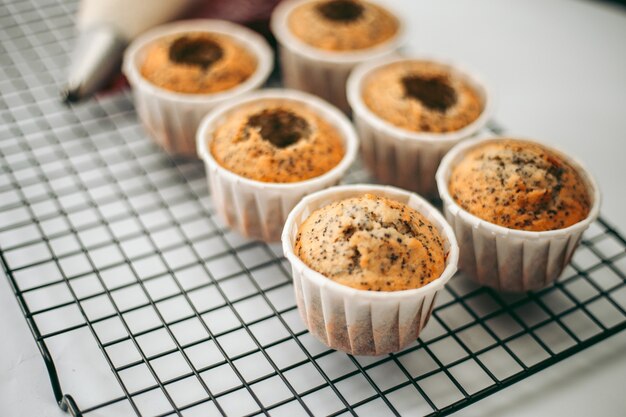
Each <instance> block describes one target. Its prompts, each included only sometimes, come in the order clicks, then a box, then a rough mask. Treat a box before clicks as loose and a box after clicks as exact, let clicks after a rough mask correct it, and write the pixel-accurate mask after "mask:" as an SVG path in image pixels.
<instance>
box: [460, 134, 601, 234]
mask: <svg viewBox="0 0 626 417" xmlns="http://www.w3.org/2000/svg"><path fill="white" fill-rule="evenodd" d="M449 190H450V194H451V195H452V198H454V200H455V201H456V202H457V204H459V205H460V206H461V207H463V208H464V209H465V210H467V211H469V212H470V213H472V214H473V215H475V216H477V217H480V218H481V219H483V220H486V221H488V222H490V223H495V224H497V225H500V226H504V227H508V228H510V229H519V230H530V231H546V230H556V229H562V228H565V227H568V226H571V225H573V224H575V223H578V222H579V221H581V220H583V219H585V218H586V217H587V215H588V214H589V210H590V207H591V198H590V196H589V191H588V189H587V187H586V185H585V183H584V181H583V179H582V178H581V176H580V174H579V173H578V171H577V170H576V169H575V168H574V167H573V166H571V165H570V164H569V163H568V162H567V161H566V160H564V159H563V157H562V156H560V155H559V154H557V153H556V152H553V151H551V150H550V149H548V148H545V147H544V146H541V145H539V144H537V143H532V142H527V141H521V140H511V139H504V140H498V141H491V142H487V143H485V144H483V145H480V146H477V147H476V148H474V149H472V150H470V151H469V152H468V153H467V154H466V155H465V156H464V157H463V159H462V160H461V161H460V162H459V163H458V164H457V165H456V166H455V167H454V168H453V170H452V174H451V176H450V181H449Z"/></svg>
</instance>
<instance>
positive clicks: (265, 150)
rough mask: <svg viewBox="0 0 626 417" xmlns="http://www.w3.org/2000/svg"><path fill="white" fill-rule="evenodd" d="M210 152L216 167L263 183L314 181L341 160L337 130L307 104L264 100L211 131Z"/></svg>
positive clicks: (236, 113)
mask: <svg viewBox="0 0 626 417" xmlns="http://www.w3.org/2000/svg"><path fill="white" fill-rule="evenodd" d="M210 147H211V153H212V155H213V157H214V158H215V160H216V161H217V163H218V164H220V165H221V166H223V167H224V168H226V169H228V170H230V171H232V172H234V173H236V174H238V175H241V176H243V177H246V178H250V179H253V180H257V181H263V182H278V183H288V182H296V181H304V180H307V179H310V178H314V177H318V176H320V175H322V174H324V173H326V172H328V171H330V170H331V169H332V168H333V167H335V166H336V165H337V164H338V163H339V162H340V161H341V159H342V158H343V156H344V153H345V151H344V147H343V144H342V140H341V137H340V135H339V132H338V130H337V129H336V128H335V127H333V126H332V125H330V123H328V122H326V121H325V120H324V119H322V118H321V117H320V116H319V115H318V114H317V113H315V112H314V111H312V110H310V109H308V108H307V107H306V106H305V105H303V104H301V103H298V102H294V101H289V100H278V99H276V100H263V101H260V102H255V103H251V104H248V105H245V106H242V107H241V108H239V109H237V110H236V111H234V112H232V113H231V114H230V115H229V116H228V117H227V118H226V120H225V121H224V123H223V124H221V125H220V126H218V127H217V128H216V129H215V132H214V135H213V140H212V141H211V145H210Z"/></svg>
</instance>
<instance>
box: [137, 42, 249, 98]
mask: <svg viewBox="0 0 626 417" xmlns="http://www.w3.org/2000/svg"><path fill="white" fill-rule="evenodd" d="M256 67H257V62H256V58H255V56H254V55H253V54H252V53H251V52H250V51H248V49H247V47H246V46H244V45H242V44H240V43H239V42H237V41H236V40H235V39H233V38H231V37H229V36H227V35H224V34H218V33H210V32H189V33H184V34H177V35H172V36H167V37H164V38H162V39H159V40H157V41H155V42H154V43H153V44H152V45H151V46H150V47H149V49H148V50H147V52H146V57H145V60H144V62H143V64H142V65H141V74H142V75H143V77H144V78H146V79H147V80H148V81H150V82H151V83H153V84H154V85H156V86H158V87H161V88H164V89H166V90H170V91H176V92H179V93H186V94H212V93H217V92H220V91H225V90H228V89H231V88H233V87H235V86H236V85H239V84H241V83H242V82H244V81H245V80H247V79H248V78H250V76H251V75H252V74H253V73H254V71H255V70H256Z"/></svg>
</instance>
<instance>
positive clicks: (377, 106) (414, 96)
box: [362, 60, 484, 133]
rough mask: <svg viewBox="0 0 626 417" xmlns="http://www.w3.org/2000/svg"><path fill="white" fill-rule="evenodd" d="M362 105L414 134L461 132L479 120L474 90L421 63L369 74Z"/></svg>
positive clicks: (431, 64)
mask: <svg viewBox="0 0 626 417" xmlns="http://www.w3.org/2000/svg"><path fill="white" fill-rule="evenodd" d="M362 94H363V101H364V103H365V105H366V106H367V107H369V109H370V110H371V111H372V112H374V113H375V114H376V115H378V117H380V118H382V119H384V120H386V121H387V122H389V123H391V124H392V125H394V126H397V127H400V128H403V129H407V130H411V131H414V132H433V133H444V132H452V131H456V130H459V129H461V128H463V127H465V126H467V125H469V124H470V123H472V122H473V121H475V120H476V119H478V117H479V116H480V114H481V113H482V111H483V107H484V104H483V102H482V100H481V98H480V97H479V94H478V93H477V92H476V91H475V89H474V88H473V87H472V86H471V85H470V84H469V83H468V82H467V81H465V80H464V79H463V78H462V77H460V76H458V75H455V74H454V73H453V72H452V71H451V69H450V68H449V67H447V66H444V65H441V64H438V63H435V62H429V61H418V60H406V61H401V62H395V63H392V64H389V65H386V66H384V67H382V68H378V69H376V70H374V71H373V72H372V73H371V74H369V75H368V76H367V77H366V79H365V81H364V84H363V92H362Z"/></svg>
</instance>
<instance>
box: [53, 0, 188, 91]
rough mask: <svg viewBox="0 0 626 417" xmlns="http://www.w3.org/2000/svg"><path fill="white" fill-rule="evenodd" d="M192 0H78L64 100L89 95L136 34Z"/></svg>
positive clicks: (114, 68) (105, 78) (179, 12)
mask: <svg viewBox="0 0 626 417" xmlns="http://www.w3.org/2000/svg"><path fill="white" fill-rule="evenodd" d="M195 2H196V0H82V1H81V3H80V6H79V9H78V16H77V28H78V32H79V35H78V40H77V43H76V47H75V50H74V53H73V55H72V59H71V63H70V71H69V76H68V81H67V85H66V86H65V88H64V90H63V91H62V93H61V95H62V98H63V100H64V101H65V102H67V103H70V102H76V101H79V100H81V99H83V98H86V97H89V96H91V95H92V94H93V93H95V92H96V91H97V90H98V89H99V88H100V87H102V86H103V85H105V84H106V83H107V81H109V79H110V78H111V76H112V75H113V74H114V73H115V72H116V71H117V70H118V69H119V65H120V62H121V60H122V56H123V53H124V49H125V48H126V46H127V45H128V44H129V43H130V41H132V40H133V38H135V37H136V36H137V35H139V34H140V33H142V32H144V31H145V30H147V29H150V28H151V27H153V26H157V25H160V24H162V23H165V22H168V21H170V20H173V19H175V18H177V17H179V16H181V15H182V14H183V13H184V12H185V11H187V10H188V9H189V7H190V6H191V5H192V4H193V3H195Z"/></svg>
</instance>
